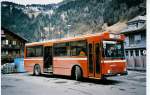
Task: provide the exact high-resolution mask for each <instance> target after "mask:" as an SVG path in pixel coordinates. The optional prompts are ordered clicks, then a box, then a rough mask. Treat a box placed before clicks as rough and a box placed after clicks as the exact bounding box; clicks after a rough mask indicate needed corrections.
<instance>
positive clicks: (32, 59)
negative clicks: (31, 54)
mask: <svg viewBox="0 0 150 95" xmlns="http://www.w3.org/2000/svg"><path fill="white" fill-rule="evenodd" d="M24 60H43V59H33V58H32V59H24Z"/></svg>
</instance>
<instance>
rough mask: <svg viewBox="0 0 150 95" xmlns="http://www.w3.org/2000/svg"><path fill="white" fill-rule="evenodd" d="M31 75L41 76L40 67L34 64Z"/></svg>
mask: <svg viewBox="0 0 150 95" xmlns="http://www.w3.org/2000/svg"><path fill="white" fill-rule="evenodd" d="M33 75H35V76H39V75H41V67H40V65H39V64H35V65H34V68H33Z"/></svg>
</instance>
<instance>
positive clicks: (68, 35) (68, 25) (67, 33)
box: [67, 24, 71, 38]
mask: <svg viewBox="0 0 150 95" xmlns="http://www.w3.org/2000/svg"><path fill="white" fill-rule="evenodd" d="M67 26H68V31H67V37H68V38H69V36H70V35H69V32H70V31H69V30H70V27H71V25H70V24H68V25H67Z"/></svg>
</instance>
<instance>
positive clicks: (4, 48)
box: [1, 27, 27, 64]
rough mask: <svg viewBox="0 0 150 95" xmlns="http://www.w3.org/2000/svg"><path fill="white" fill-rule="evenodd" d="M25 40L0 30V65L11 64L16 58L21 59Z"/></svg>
mask: <svg viewBox="0 0 150 95" xmlns="http://www.w3.org/2000/svg"><path fill="white" fill-rule="evenodd" d="M26 42H27V40H26V39H24V38H22V37H20V36H19V35H17V34H15V33H13V32H11V31H9V30H7V29H5V28H3V27H2V28H1V64H4V63H8V62H13V60H14V58H16V57H23V55H24V45H25V43H26Z"/></svg>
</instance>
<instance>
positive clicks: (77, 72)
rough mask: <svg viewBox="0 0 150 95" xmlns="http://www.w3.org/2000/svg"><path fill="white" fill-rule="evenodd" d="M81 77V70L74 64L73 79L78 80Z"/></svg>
mask: <svg viewBox="0 0 150 95" xmlns="http://www.w3.org/2000/svg"><path fill="white" fill-rule="evenodd" d="M81 78H82V71H81V68H80V67H79V66H75V68H74V79H75V80H77V81H79V80H81Z"/></svg>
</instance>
